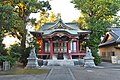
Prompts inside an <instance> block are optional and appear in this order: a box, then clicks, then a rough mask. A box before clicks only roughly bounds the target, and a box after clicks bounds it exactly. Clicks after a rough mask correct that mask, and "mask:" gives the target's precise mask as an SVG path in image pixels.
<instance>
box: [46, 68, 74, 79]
mask: <svg viewBox="0 0 120 80" xmlns="http://www.w3.org/2000/svg"><path fill="white" fill-rule="evenodd" d="M45 80H75V77H74V76H73V74H72V72H71V70H70V69H69V68H68V67H66V66H62V67H61V66H54V67H53V68H52V69H51V71H50V73H49V74H48V76H47V77H46V79H45Z"/></svg>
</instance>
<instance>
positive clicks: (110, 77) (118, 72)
mask: <svg viewBox="0 0 120 80" xmlns="http://www.w3.org/2000/svg"><path fill="white" fill-rule="evenodd" d="M49 68H51V71H50V72H49V73H48V74H43V75H4V76H3V75H0V80H120V65H112V64H110V63H102V64H101V65H100V67H97V68H84V67H80V66H69V67H65V66H62V67H60V66H54V67H49Z"/></svg>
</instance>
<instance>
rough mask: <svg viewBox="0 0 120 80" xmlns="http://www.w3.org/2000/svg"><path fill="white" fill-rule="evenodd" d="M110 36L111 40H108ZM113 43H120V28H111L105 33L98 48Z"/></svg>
mask: <svg viewBox="0 0 120 80" xmlns="http://www.w3.org/2000/svg"><path fill="white" fill-rule="evenodd" d="M110 36H112V38H113V39H111V40H108V38H109V37H110ZM113 43H120V28H111V29H110V31H109V32H107V33H106V35H105V37H104V39H103V41H102V43H101V44H100V45H99V46H100V47H101V46H105V45H110V44H113Z"/></svg>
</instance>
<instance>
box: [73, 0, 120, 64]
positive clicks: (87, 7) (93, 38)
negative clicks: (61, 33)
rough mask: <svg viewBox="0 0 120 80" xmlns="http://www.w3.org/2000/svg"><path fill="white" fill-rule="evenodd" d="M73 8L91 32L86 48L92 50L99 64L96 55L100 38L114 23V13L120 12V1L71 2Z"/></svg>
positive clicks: (89, 0)
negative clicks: (77, 11) (79, 11)
mask: <svg viewBox="0 0 120 80" xmlns="http://www.w3.org/2000/svg"><path fill="white" fill-rule="evenodd" d="M71 2H72V3H73V4H74V5H75V8H77V9H78V10H81V12H82V14H84V21H85V22H86V23H87V29H88V30H90V31H91V33H90V38H89V41H88V46H89V47H90V48H91V49H92V53H93V56H94V57H95V63H96V64H99V63H100V58H99V56H98V54H97V51H98V45H99V44H100V42H101V39H100V38H101V36H102V35H104V34H105V32H106V31H107V28H109V27H111V26H112V24H115V23H116V21H115V20H116V19H115V18H116V17H117V15H116V13H117V12H118V11H119V10H120V0H72V1H71Z"/></svg>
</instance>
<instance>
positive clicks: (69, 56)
mask: <svg viewBox="0 0 120 80" xmlns="http://www.w3.org/2000/svg"><path fill="white" fill-rule="evenodd" d="M70 47H71V45H70V40H68V58H69V59H71V55H70V54H71V53H70V50H71V49H70Z"/></svg>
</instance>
